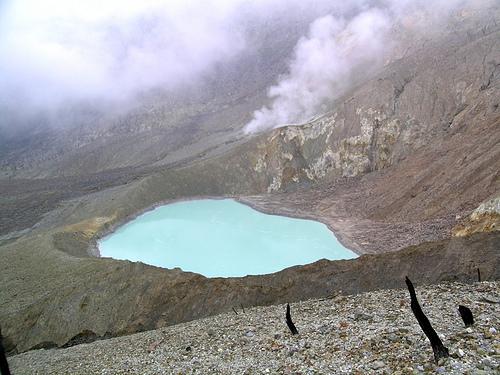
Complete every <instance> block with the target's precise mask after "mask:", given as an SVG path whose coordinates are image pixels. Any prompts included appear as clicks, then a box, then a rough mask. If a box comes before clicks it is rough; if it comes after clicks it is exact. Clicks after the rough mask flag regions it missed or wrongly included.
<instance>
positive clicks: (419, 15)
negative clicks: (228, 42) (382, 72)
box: [245, 0, 494, 133]
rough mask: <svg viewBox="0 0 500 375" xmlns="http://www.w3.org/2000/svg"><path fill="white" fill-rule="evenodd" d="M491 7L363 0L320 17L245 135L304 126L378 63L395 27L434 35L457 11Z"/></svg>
mask: <svg viewBox="0 0 500 375" xmlns="http://www.w3.org/2000/svg"><path fill="white" fill-rule="evenodd" d="M493 1H494V0H493ZM491 3H492V1H491V0H435V1H426V0H385V1H383V0H381V1H369V0H366V1H357V2H354V4H351V7H344V8H342V7H340V8H338V9H337V10H338V12H337V14H336V15H335V16H334V15H333V14H330V15H327V16H324V17H321V18H319V19H317V20H315V21H314V22H313V23H312V24H311V25H310V28H309V33H308V35H307V37H304V38H302V39H300V40H299V42H298V43H297V45H296V47H295V51H294V56H293V59H292V61H291V62H290V64H289V72H288V74H287V75H286V76H285V77H283V78H282V79H280V81H279V82H278V83H277V84H276V85H275V86H272V87H271V88H270V89H269V90H268V98H269V99H270V102H271V103H270V105H269V106H264V107H262V108H261V109H259V110H257V111H255V112H254V114H253V119H252V120H251V121H250V122H249V123H248V124H247V125H246V126H245V131H246V132H247V133H253V132H259V131H263V130H266V129H271V128H276V127H280V126H286V125H294V124H299V123H304V122H305V121H307V120H309V119H311V118H312V117H313V116H315V115H317V114H319V113H322V112H324V111H325V108H326V107H325V105H326V104H327V103H328V102H331V101H333V100H334V99H336V98H338V97H340V96H341V95H342V94H344V93H345V91H346V90H347V89H348V88H349V87H350V86H352V83H353V82H354V81H355V77H356V76H357V75H359V74H361V75H363V74H364V75H365V76H366V72H370V71H374V70H375V69H377V68H380V67H381V66H382V65H383V63H384V60H385V59H386V58H387V57H388V55H389V53H390V52H391V51H392V49H393V47H394V46H395V43H396V41H395V40H394V30H395V28H396V27H397V28H398V29H399V30H404V31H405V32H407V33H409V35H412V34H413V35H416V34H421V33H432V32H436V31H438V30H442V28H443V27H445V26H444V25H445V24H446V21H447V19H448V17H449V16H450V15H451V13H452V12H453V11H455V10H457V9H458V8H459V7H465V6H478V7H481V6H485V5H488V4H491ZM339 4H340V3H339ZM374 4H376V6H375V5H374ZM352 14H354V15H352Z"/></svg>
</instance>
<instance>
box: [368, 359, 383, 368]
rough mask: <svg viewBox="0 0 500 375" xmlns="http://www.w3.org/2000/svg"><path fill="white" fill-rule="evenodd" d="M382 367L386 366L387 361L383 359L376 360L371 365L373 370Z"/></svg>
mask: <svg viewBox="0 0 500 375" xmlns="http://www.w3.org/2000/svg"><path fill="white" fill-rule="evenodd" d="M382 367H385V363H384V362H382V361H375V362H372V363H371V365H370V368H371V369H373V370H378V369H381V368H382Z"/></svg>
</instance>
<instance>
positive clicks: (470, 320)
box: [458, 305, 474, 327]
mask: <svg viewBox="0 0 500 375" xmlns="http://www.w3.org/2000/svg"><path fill="white" fill-rule="evenodd" d="M458 312H459V313H460V316H461V317H462V320H463V321H464V324H465V326H466V327H470V326H471V325H473V324H474V317H473V316H472V311H470V309H469V308H468V307H466V306H462V305H459V306H458Z"/></svg>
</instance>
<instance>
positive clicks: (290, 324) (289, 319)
mask: <svg viewBox="0 0 500 375" xmlns="http://www.w3.org/2000/svg"><path fill="white" fill-rule="evenodd" d="M286 325H287V326H288V328H290V332H292V335H298V334H299V331H297V328H295V324H293V322H292V316H291V315H290V304H289V303H287V304H286Z"/></svg>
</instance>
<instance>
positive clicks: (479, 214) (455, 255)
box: [0, 6, 500, 353]
mask: <svg viewBox="0 0 500 375" xmlns="http://www.w3.org/2000/svg"><path fill="white" fill-rule="evenodd" d="M316 16H317V14H308V15H307V16H305V17H303V18H301V19H291V20H289V19H287V20H286V22H285V21H283V24H280V23H278V24H273V23H272V22H263V24H261V25H257V26H255V30H253V31H254V32H253V33H251V35H252V38H253V39H251V43H253V45H254V46H255V48H252V49H249V50H247V51H246V52H245V53H244V54H243V55H238V56H237V57H235V58H234V59H233V60H231V61H230V62H226V63H224V64H220V65H218V66H216V67H215V68H214V70H213V71H212V72H211V73H212V75H208V76H207V77H206V79H204V80H203V82H202V83H197V84H194V83H193V85H191V86H189V87H186V88H184V89H183V90H182V91H176V92H175V93H173V92H165V91H157V92H147V93H144V94H143V95H142V96H141V98H140V100H138V101H137V102H136V103H135V104H134V106H131V107H127V108H126V110H124V108H116V107H114V106H113V105H112V104H109V105H108V104H106V103H97V104H96V103H87V104H86V105H82V104H78V105H75V106H69V107H67V108H65V109H64V110H61V111H60V112H59V113H57V116H56V117H50V116H49V117H47V116H48V115H47V114H39V115H36V116H34V117H33V116H32V115H29V114H27V115H26V116H27V118H23V117H22V116H21V117H20V116H19V115H18V114H15V115H14V114H11V113H8V114H6V116H7V117H6V118H9V119H11V120H10V121H12V122H13V123H16V124H17V123H18V122H19V124H20V125H19V127H18V130H19V131H12V132H6V131H5V130H3V131H4V133H3V134H2V138H0V192H1V194H0V212H1V215H0V254H1V258H2V261H1V262H0V274H1V275H2V276H1V282H2V285H3V287H2V288H1V289H0V300H2V304H1V306H0V322H1V326H2V334H3V335H4V337H5V345H6V348H7V350H8V351H10V352H12V353H19V352H24V351H27V350H30V349H34V348H48V347H55V346H64V345H67V346H70V345H73V344H77V343H80V342H86V341H93V340H96V339H98V338H108V337H112V336H120V335H125V334H130V333H134V332H139V331H144V330H149V329H155V328H161V327H164V326H167V325H171V324H175V323H179V322H185V321H189V320H193V319H197V318H200V317H205V316H208V315H213V314H217V313H222V312H228V311H230V310H231V308H232V307H234V306H240V305H241V304H243V305H245V306H255V305H268V304H275V303H282V302H286V301H299V300H304V299H308V298H319V297H323V296H327V295H330V294H331V293H333V292H334V291H339V290H343V291H345V292H349V293H359V292H364V291H370V290H375V289H385V288H396V287H401V282H402V280H403V279H404V276H405V275H408V274H409V275H410V276H411V277H412V278H413V279H414V280H415V281H416V282H418V283H437V282H440V281H444V280H448V281H462V282H469V281H471V280H475V278H476V270H477V268H478V267H479V268H480V269H481V273H482V275H483V278H484V280H488V279H490V280H496V279H498V278H499V276H500V261H499V259H500V258H499V256H498V255H499V252H498V250H499V248H500V235H499V233H498V226H499V220H500V211H499V208H498V199H499V192H500V176H499V174H500V109H499V104H500V8H498V6H492V7H490V8H488V9H483V10H470V9H464V10H462V11H460V12H457V14H455V16H454V17H453V18H452V19H451V20H450V21H449V23H448V24H446V25H444V26H445V27H444V28H443V30H444V31H442V32H440V33H437V34H428V35H424V36H421V37H415V38H412V39H409V40H406V39H405V38H406V37H407V36H406V35H399V36H398V37H399V38H400V40H402V41H404V40H406V41H407V42H408V43H409V44H406V45H404V46H405V47H406V48H397V49H395V50H394V51H393V53H392V54H391V55H390V56H389V57H388V58H387V60H386V61H385V62H384V64H383V65H382V66H381V67H380V68H377V69H375V70H374V71H366V72H359V74H358V76H357V79H356V80H354V83H353V85H352V86H351V87H349V89H348V90H346V91H345V92H342V94H341V95H339V96H338V97H336V98H334V99H333V100H331V101H330V102H329V103H328V104H327V105H326V106H325V107H324V110H323V111H322V112H321V113H319V114H318V116H316V117H314V118H313V119H311V120H310V121H308V122H306V123H304V124H301V125H299V126H285V127H280V128H276V129H273V130H270V131H266V132H262V133H259V134H246V133H245V132H244V131H243V127H244V125H245V124H247V123H248V121H250V120H251V118H252V113H253V111H254V110H257V109H259V108H260V107H261V106H262V105H264V104H266V103H267V102H268V101H269V98H268V97H267V96H266V90H267V88H268V87H269V86H270V85H272V84H274V83H275V82H276V80H278V79H279V77H280V76H281V75H283V74H285V73H286V70H287V64H288V62H289V61H290V58H291V57H290V56H291V54H292V53H293V50H294V46H295V45H296V42H297V39H298V38H299V37H300V36H301V35H303V34H304V33H305V32H306V30H307V27H308V25H309V23H310V22H311V21H312V20H313V19H314V18H316ZM393 32H395V33H396V34H397V30H393ZM52 115H53V114H52ZM8 116H12V117H8ZM33 122H34V123H33ZM27 123H29V124H34V126H31V125H30V126H27V125H26V124H27ZM23 124H24V125H23ZM66 125H67V126H66ZM23 126H26V129H27V130H26V129H24V128H23ZM195 197H234V198H235V199H237V200H239V201H241V202H243V203H245V204H248V205H250V206H252V207H255V208H256V209H259V210H262V211H264V212H269V213H276V214H284V215H288V216H296V217H304V218H312V219H315V220H319V221H321V222H324V223H325V224H327V225H328V226H329V228H331V229H332V230H333V231H334V232H335V234H336V236H337V237H338V238H339V239H340V240H341V242H342V243H343V244H344V245H346V246H347V247H348V248H350V249H352V250H354V251H356V252H357V253H358V254H360V255H361V256H360V257H359V258H357V259H355V260H349V261H335V262H330V261H326V260H322V261H318V262H316V263H314V264H311V265H306V266H297V267H292V268H290V269H286V270H283V271H281V272H278V273H276V274H272V275H262V276H247V277H244V278H228V279H222V278H215V279H207V278H205V277H203V276H201V275H197V274H192V273H187V272H183V271H182V270H180V269H173V270H166V269H160V268H156V267H152V266H148V265H144V264H142V263H133V262H128V261H118V260H113V259H103V258H99V257H98V251H97V249H96V241H97V240H98V239H99V238H100V237H101V236H103V235H104V234H106V233H109V232H110V231H112V230H113V229H115V228H116V227H117V226H119V225H120V224H122V223H124V222H125V221H127V220H129V219H130V218H132V217H134V216H136V215H138V214H139V213H141V212H144V211H145V210H148V209H150V208H151V207H154V206H156V205H159V204H162V203H165V202H171V201H174V200H179V199H191V198H195ZM478 207H479V209H478ZM474 210H476V211H474ZM471 214H472V215H471Z"/></svg>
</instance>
